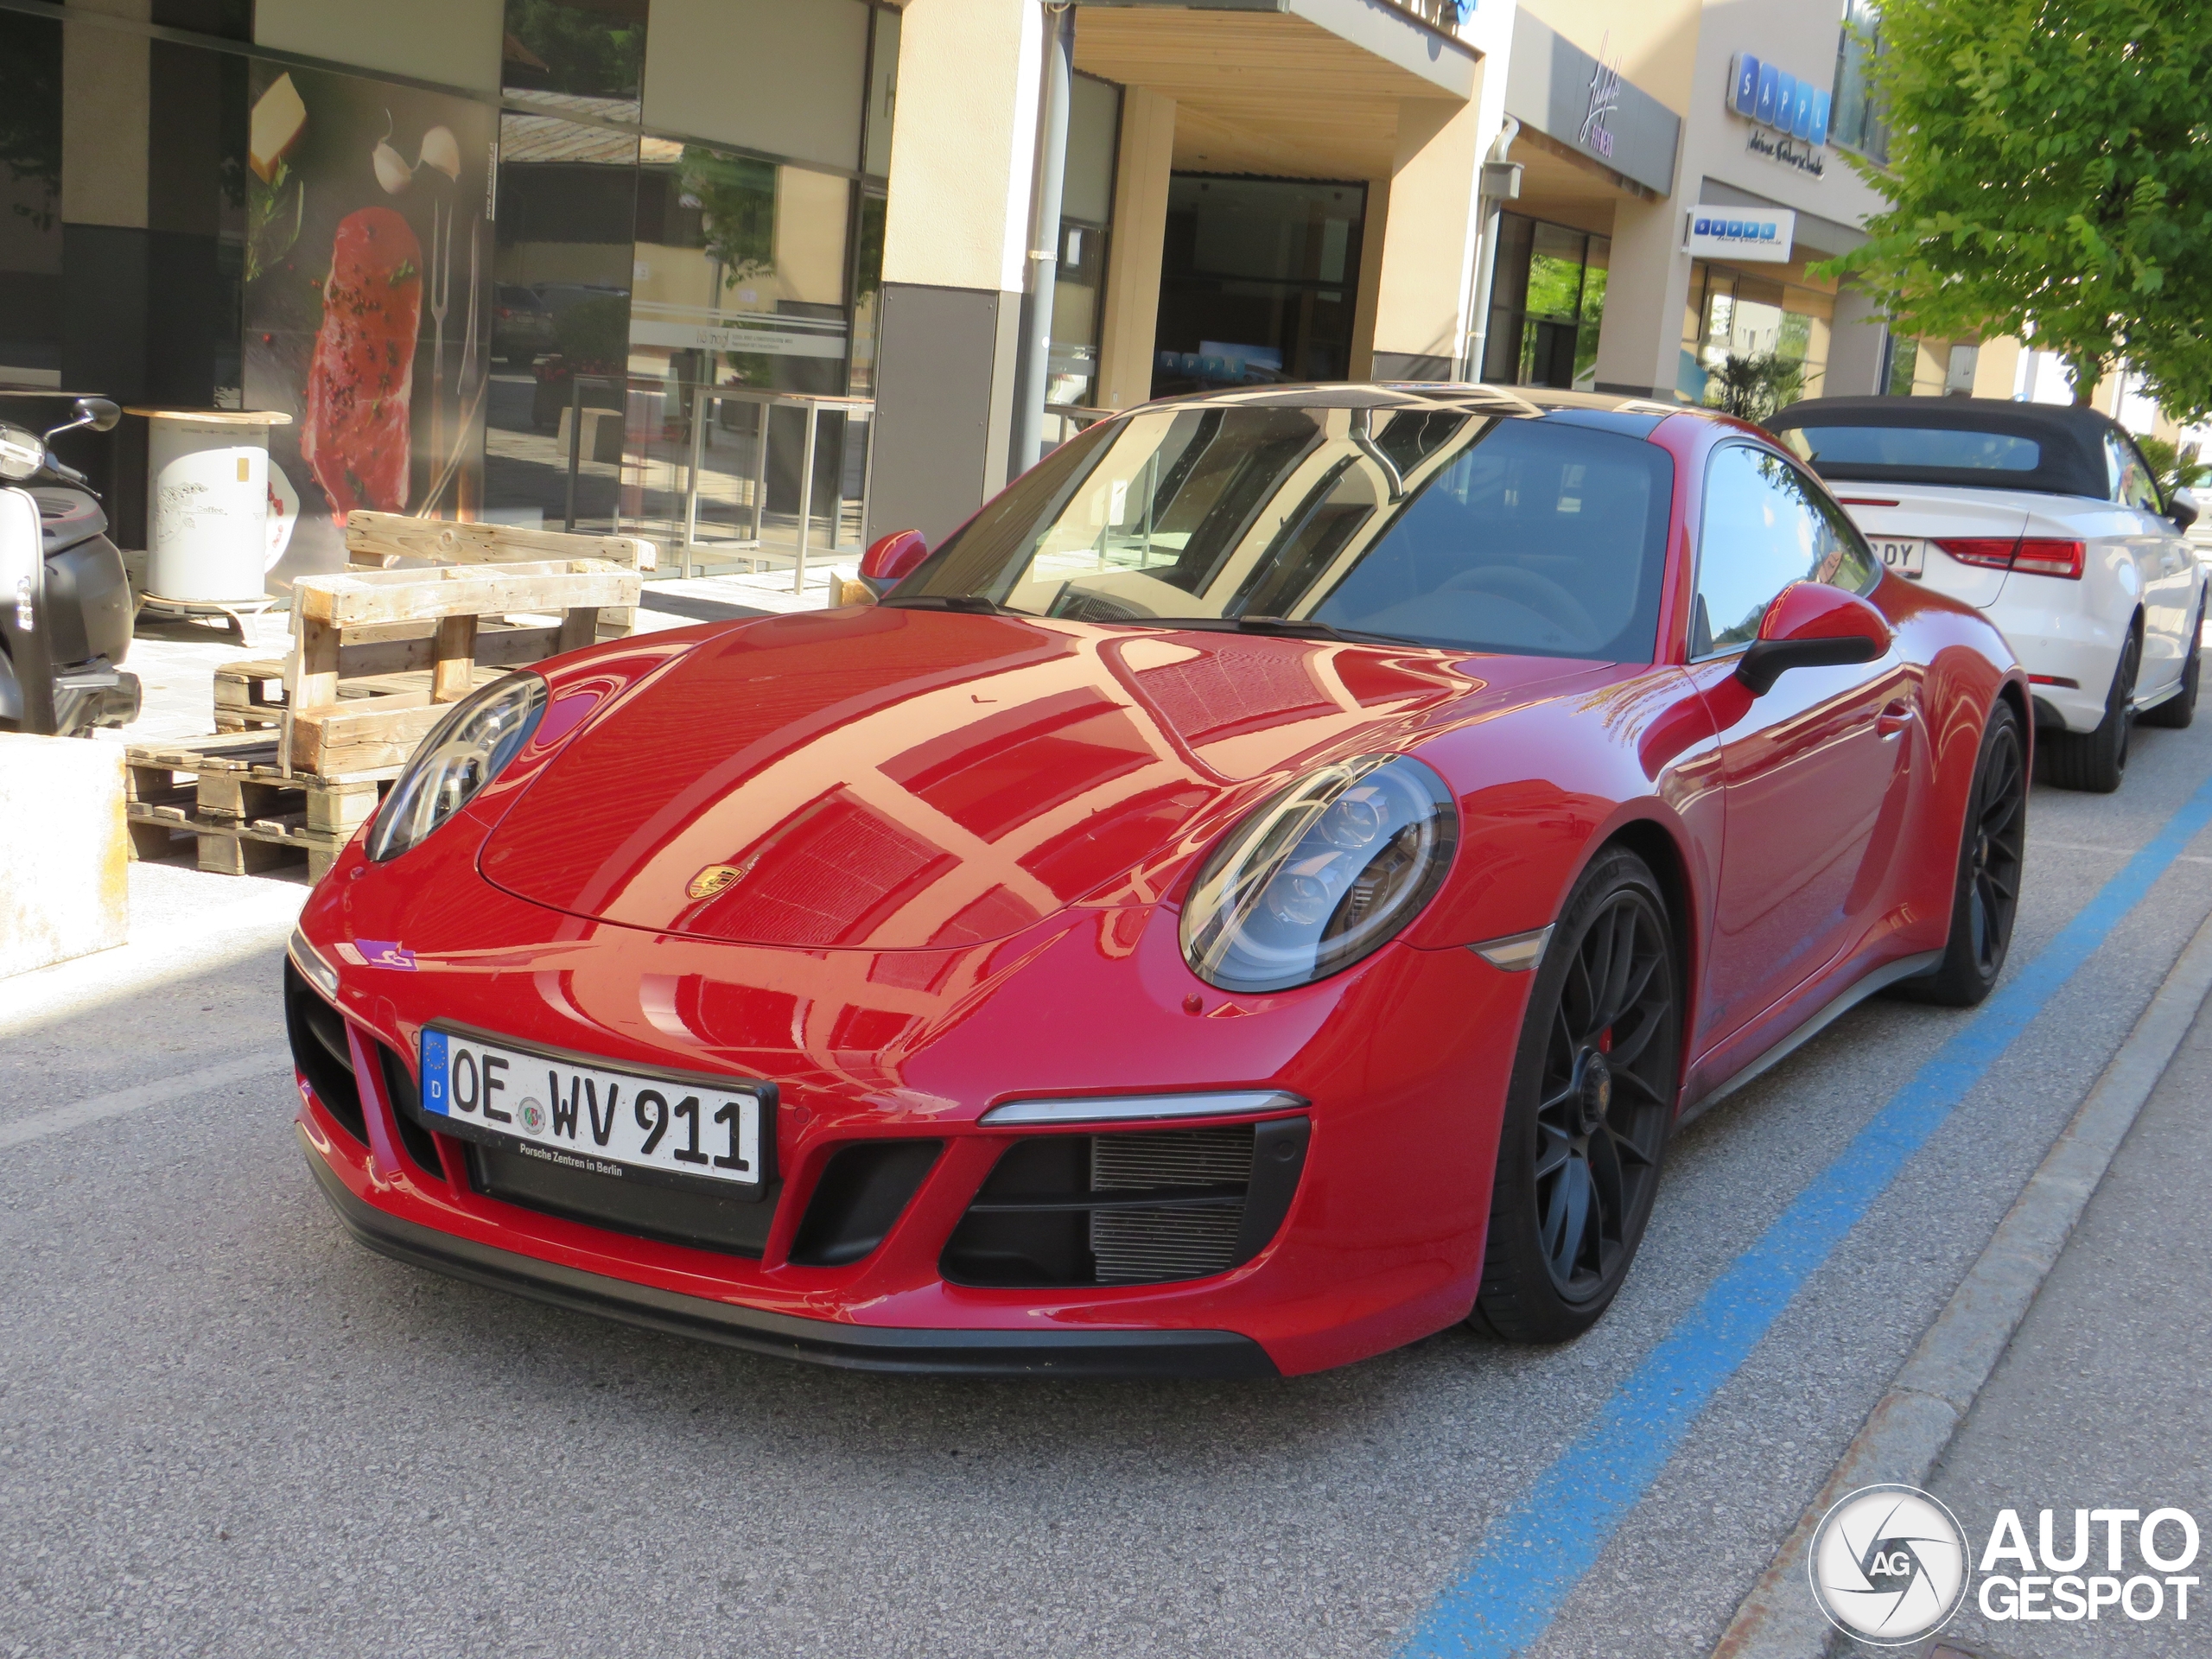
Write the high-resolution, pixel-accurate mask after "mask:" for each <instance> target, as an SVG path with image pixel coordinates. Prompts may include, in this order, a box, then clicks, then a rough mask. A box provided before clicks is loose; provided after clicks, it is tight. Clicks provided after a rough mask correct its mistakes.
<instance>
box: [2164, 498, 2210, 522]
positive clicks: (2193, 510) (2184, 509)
mask: <svg viewBox="0 0 2212 1659" xmlns="http://www.w3.org/2000/svg"><path fill="white" fill-rule="evenodd" d="M2166 517H2167V518H2171V519H2172V520H2173V521H2174V528H2175V529H2176V530H2187V529H2188V528H2189V527H2190V525H2191V524H2195V523H2196V521H2197V520H2198V519H2199V518H2202V517H2203V513H2202V510H2201V509H2200V508H2199V507H2198V506H2197V505H2196V495H2195V494H2194V493H2192V492H2190V491H2189V490H2186V489H2182V490H2176V491H2175V492H2174V493H2173V494H2172V495H2171V496H2169V497H2168V498H2167V499H2166Z"/></svg>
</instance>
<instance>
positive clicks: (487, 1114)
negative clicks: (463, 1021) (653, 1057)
mask: <svg viewBox="0 0 2212 1659" xmlns="http://www.w3.org/2000/svg"><path fill="white" fill-rule="evenodd" d="M774 1101H775V1085H774V1084H769V1083H756V1082H753V1081H750V1080H748V1079H745V1078H737V1077H732V1078H712V1077H678V1076H671V1075H660V1076H656V1075H653V1074H652V1073H650V1072H634V1071H615V1070H613V1069H610V1068H607V1067H604V1066H598V1065H584V1064H580V1063H578V1062H575V1061H573V1060H569V1059H564V1058H557V1057H555V1056H552V1055H548V1054H540V1053H534V1052H531V1051H530V1050H528V1049H520V1048H513V1047H510V1046H506V1045H505V1044H501V1043H494V1042H488V1041H486V1040H485V1039H481V1038H479V1037H476V1036H474V1035H471V1034H469V1033H461V1032H453V1031H439V1030H435V1029H426V1030H425V1031H424V1032H423V1111H424V1112H425V1113H427V1114H429V1116H432V1117H435V1118H442V1119H443V1120H444V1127H446V1128H449V1129H450V1131H451V1132H452V1133H454V1134H455V1135H461V1136H462V1137H463V1138H465V1139H468V1140H474V1141H488V1142H490V1143H491V1144H493V1145H494V1146H499V1147H505V1148H507V1149H508V1150H510V1151H512V1152H516V1153H519V1154H522V1155H523V1156H524V1157H525V1158H537V1159H541V1160H543V1161H545V1162H547V1163H550V1164H556V1165H559V1166H563V1167H564V1168H569V1169H576V1170H583V1171H587V1172H588V1173H593V1174H598V1175H605V1176H609V1177H613V1178H615V1179H624V1180H639V1181H643V1182H645V1184H647V1185H655V1184H660V1185H668V1184H681V1185H691V1184H692V1183H694V1182H696V1181H701V1180H706V1181H714V1182H716V1183H719V1184H721V1185H725V1186H728V1187H730V1188H733V1189H734V1192H732V1193H731V1196H732V1197H734V1198H758V1197H760V1194H761V1192H762V1191H763V1190H764V1189H765V1187H766V1183H767V1179H768V1175H769V1170H768V1167H767V1166H768V1163H769V1161H770V1160H771V1159H772V1157H773V1155H774V1146H775V1142H774V1138H773V1136H774V1129H773V1124H772V1112H773V1108H774Z"/></svg>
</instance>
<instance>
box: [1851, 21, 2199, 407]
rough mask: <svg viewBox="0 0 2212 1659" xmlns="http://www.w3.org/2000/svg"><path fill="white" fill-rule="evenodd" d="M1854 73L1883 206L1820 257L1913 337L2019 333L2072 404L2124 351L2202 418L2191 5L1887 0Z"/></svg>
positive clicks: (1859, 165) (1869, 177)
mask: <svg viewBox="0 0 2212 1659" xmlns="http://www.w3.org/2000/svg"><path fill="white" fill-rule="evenodd" d="M1881 33H1882V45H1883V50H1882V52H1881V54H1880V55H1879V56H1878V58H1877V59H1876V60H1875V62H1874V66H1873V70H1872V73H1873V77H1874V80H1875V84H1876V86H1877V89H1878V92H1879V94H1880V95H1881V97H1882V98H1883V99H1885V101H1886V104H1887V107H1888V113H1889V123H1890V129H1891V140H1890V156H1889V162H1888V165H1887V167H1886V168H1884V167H1880V166H1878V165H1876V164H1874V163H1872V162H1867V161H1866V160H1864V159H1862V158H1860V157H1859V156H1851V157H1850V161H1851V164H1852V166H1853V168H1856V169H1857V170H1858V172H1859V174H1860V175H1861V176H1862V177H1864V178H1865V179H1866V181H1868V182H1869V183H1870V184H1872V186H1873V187H1874V188H1876V189H1877V190H1878V191H1880V192H1881V193H1882V194H1883V195H1884V196H1885V197H1886V198H1888V200H1889V201H1890V204H1891V206H1890V207H1889V208H1888V210H1887V211H1885V212H1884V213H1879V214H1878V215H1876V216H1875V217H1874V218H1873V219H1871V220H1869V221H1868V226H1867V228H1868V230H1869V232H1871V234H1872V239H1871V240H1870V241H1869V242H1868V243H1867V244H1866V245H1865V246H1863V247H1861V248H1859V250H1858V251H1856V252H1854V253H1852V254H1849V255H1847V256H1845V257H1843V258H1841V259H1838V260H1832V261H1829V262H1827V264H1826V265H1825V266H1823V267H1822V268H1821V269H1823V270H1825V271H1826V272H1827V274H1828V275H1831V276H1837V275H1841V274H1843V273H1844V272H1846V271H1849V272H1853V273H1855V274H1856V275H1857V277H1859V280H1860V281H1861V282H1862V283H1865V284H1866V286H1867V287H1868V288H1869V289H1872V291H1873V292H1874V293H1875V294H1876V295H1877V296H1878V297H1879V298H1880V299H1882V300H1883V301H1884V302H1885V303H1886V305H1887V306H1888V308H1889V309H1890V315H1891V317H1892V318H1893V319H1894V320H1895V321H1897V322H1898V323H1899V324H1900V325H1902V326H1903V327H1906V328H1909V329H1910V330H1911V331H1913V332H1916V333H1919V334H1936V335H1950V336H1956V335H1959V334H1974V333H1980V334H2016V335H2020V336H2023V337H2025V338H2029V339H2031V340H2033V342H2034V343H2035V344H2036V345H2037V346H2040V347H2042V348H2043V349H2044V350H2046V351H2051V352H2055V353H2057V354H2058V356H2059V357H2060V358H2061V359H2063V361H2064V362H2065V363H2066V365H2067V367H2068V370H2069V372H2070V373H2071V374H2072V376H2073V378H2074V387H2075V397H2076V399H2077V400H2078V401H2082V402H2086V401H2088V396H2089V394H2090V393H2091V392H2092V391H2094V389H2095V387H2096V384H2097V382H2098V380H2099V379H2101V378H2102V376H2103V374H2104V372H2106V371H2107V369H2109V368H2110V367H2111V366H2112V365H2113V364H2114V363H2116V362H2118V361H2119V360H2120V359H2123V358H2124V359H2126V360H2127V361H2128V362H2129V363H2130V364H2131V365H2133V366H2134V367H2135V368H2136V369H2137V370H2138V371H2139V372H2141V373H2142V374H2143V375H2144V376H2145V378H2146V379H2147V380H2148V381H2149V383H2150V389H2151V391H2152V393H2153V394H2154V395H2155V396H2157V397H2158V399H2159V401H2160V402H2161V403H2162V404H2164V405H2165V406H2166V408H2167V409H2168V410H2170V411H2171V412H2172V413H2174V414H2176V415H2177V416H2182V417H2183V418H2184V419H2187V418H2192V417H2196V416H2201V415H2202V414H2205V413H2207V412H2208V411H2212V340H2208V338H2207V336H2208V335H2212V327H2209V326H2208V313H2212V11H2209V10H2208V8H2207V6H2206V4H2205V0H1888V3H1886V4H1885V7H1884V9H1883V12H1882V28H1881Z"/></svg>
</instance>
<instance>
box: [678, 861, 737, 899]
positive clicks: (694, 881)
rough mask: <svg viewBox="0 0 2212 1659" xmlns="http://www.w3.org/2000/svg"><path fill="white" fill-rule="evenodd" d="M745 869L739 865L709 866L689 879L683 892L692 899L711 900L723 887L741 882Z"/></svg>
mask: <svg viewBox="0 0 2212 1659" xmlns="http://www.w3.org/2000/svg"><path fill="white" fill-rule="evenodd" d="M746 868H747V867H746V866H744V865H741V864H709V865H708V866H707V868H705V869H703V870H702V871H700V872H699V874H696V875H695V876H693V877H692V878H691V880H690V882H689V883H688V884H686V886H685V887H684V889H683V891H684V892H686V893H690V895H691V896H692V897H693V898H694V899H711V898H713V897H714V896H715V894H716V893H720V892H721V891H722V890H723V889H724V888H725V887H733V886H734V885H735V884H736V883H738V882H740V881H741V880H744V879H745V871H746Z"/></svg>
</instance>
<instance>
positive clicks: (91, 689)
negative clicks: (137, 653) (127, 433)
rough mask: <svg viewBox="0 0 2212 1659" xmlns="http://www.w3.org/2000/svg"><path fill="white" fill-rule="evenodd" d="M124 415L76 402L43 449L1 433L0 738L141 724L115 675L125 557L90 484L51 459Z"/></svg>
mask: <svg viewBox="0 0 2212 1659" xmlns="http://www.w3.org/2000/svg"><path fill="white" fill-rule="evenodd" d="M122 413H123V411H122V410H119V409H118V408H117V407H116V406H115V404H112V403H110V402H109V401H108V400H107V399H106V398H105V397H79V399H78V400H77V403H76V409H75V414H76V418H75V419H74V420H72V421H69V422H67V423H64V424H62V425H60V426H57V427H55V428H54V429H53V430H52V431H51V432H48V434H47V435H45V437H43V438H41V437H38V436H36V435H34V434H32V433H30V432H28V431H26V430H25V429H22V427H20V426H10V425H8V424H7V423H4V422H0V731H5V732H32V733H36V734H41V735H46V736H59V737H71V736H83V735H86V734H89V733H90V732H91V731H92V728H95V727H99V726H125V725H128V724H130V721H134V720H136V719H137V718H138V708H139V687H138V677H137V675H135V674H126V673H124V671H122V670H121V669H120V668H119V667H118V666H117V664H119V663H121V662H122V661H123V659H124V656H125V655H127V654H128V653H129V652H130V625H131V618H132V613H133V609H134V607H133V606H132V603H131V599H130V581H129V579H128V578H127V577H126V576H125V575H124V570H123V555H122V554H121V553H120V552H119V551H118V550H117V549H116V545H115V543H113V542H111V541H110V540H108V538H107V515H106V514H105V512H102V511H101V510H100V505H99V497H98V496H97V495H95V494H94V493H93V492H92V483H91V480H88V479H86V476H85V475H84V474H82V473H80V472H78V471H77V470H76V469H75V468H74V467H70V466H68V465H67V464H66V463H65V462H63V461H58V460H56V459H55V458H54V454H53V452H52V451H51V450H50V449H49V448H48V444H49V443H51V442H53V440H54V439H55V438H57V437H59V436H60V435H61V434H62V433H64V432H73V431H76V430H78V429H80V428H90V429H92V431H95V432H105V431H106V430H108V429H109V428H111V427H112V426H113V425H114V424H115V423H116V422H117V421H118V420H119V419H120V418H121V417H122Z"/></svg>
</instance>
